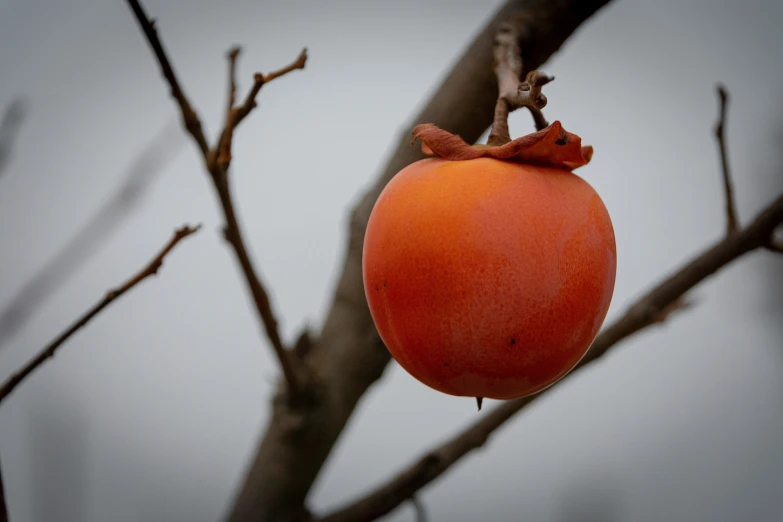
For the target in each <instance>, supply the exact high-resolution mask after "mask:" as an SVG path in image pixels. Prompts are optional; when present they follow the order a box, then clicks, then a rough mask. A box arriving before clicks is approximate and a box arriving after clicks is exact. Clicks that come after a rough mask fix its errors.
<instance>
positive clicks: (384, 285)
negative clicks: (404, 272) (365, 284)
mask: <svg viewBox="0 0 783 522" xmlns="http://www.w3.org/2000/svg"><path fill="white" fill-rule="evenodd" d="M383 287H384V288H386V280H384V281H383Z"/></svg>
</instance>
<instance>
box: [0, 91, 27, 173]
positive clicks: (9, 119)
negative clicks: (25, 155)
mask: <svg viewBox="0 0 783 522" xmlns="http://www.w3.org/2000/svg"><path fill="white" fill-rule="evenodd" d="M26 111H27V109H26V107H25V104H24V102H23V101H22V100H21V99H16V100H14V101H12V102H11V103H9V104H8V108H6V110H5V114H3V120H2V121H0V176H2V175H3V171H4V170H5V168H6V166H8V162H9V160H10V159H11V152H12V150H13V148H14V143H15V142H16V137H17V135H18V134H19V129H20V128H21V125H22V121H23V120H24V116H25V113H26Z"/></svg>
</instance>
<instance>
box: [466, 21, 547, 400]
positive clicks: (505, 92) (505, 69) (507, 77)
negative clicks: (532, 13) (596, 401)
mask: <svg viewBox="0 0 783 522" xmlns="http://www.w3.org/2000/svg"><path fill="white" fill-rule="evenodd" d="M526 31H528V27H527V26H526V25H525V18H524V16H521V15H520V14H517V16H514V17H512V18H511V19H510V20H509V21H507V22H505V23H503V24H501V25H500V27H499V28H498V32H497V35H496V36H495V45H494V47H493V50H492V54H493V58H494V70H495V76H496V77H497V81H498V99H497V102H496V104H495V117H494V122H493V123H492V131H491V132H490V134H489V138H488V139H487V144H488V145H505V144H506V143H508V142H509V141H511V135H510V134H509V130H508V115H509V114H510V113H512V112H513V111H515V110H517V109H519V108H521V107H527V108H529V109H530V111H531V113H532V114H533V119H534V121H535V124H536V129H537V130H542V129H544V128H546V127H547V126H548V125H549V124H548V123H547V121H546V119H544V115H543V113H542V112H541V109H543V108H544V107H546V103H547V99H546V96H544V95H543V94H542V93H541V87H543V86H544V85H546V84H547V83H549V82H551V81H552V80H554V77H550V76H547V75H546V74H544V73H542V72H539V71H530V72H529V73H528V75H527V77H526V79H525V81H524V82H520V81H519V79H520V78H521V77H522V50H521V49H520V46H519V42H520V40H521V38H522V36H523V35H524V34H525V32H526ZM479 409H481V406H480V405H479Z"/></svg>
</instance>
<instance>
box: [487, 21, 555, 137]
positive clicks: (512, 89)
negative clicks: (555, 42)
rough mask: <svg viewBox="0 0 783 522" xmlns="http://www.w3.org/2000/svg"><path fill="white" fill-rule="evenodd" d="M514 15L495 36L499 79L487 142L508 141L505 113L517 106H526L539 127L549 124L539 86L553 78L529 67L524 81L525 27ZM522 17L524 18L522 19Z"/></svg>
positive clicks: (495, 54) (517, 107) (496, 66)
mask: <svg viewBox="0 0 783 522" xmlns="http://www.w3.org/2000/svg"><path fill="white" fill-rule="evenodd" d="M515 18H516V17H512V19H511V20H509V21H508V22H506V23H504V24H501V26H500V28H499V29H498V32H497V36H496V37H495V46H494V48H493V55H494V64H495V75H496V76H497V80H498V100H497V103H496V104H495V119H494V123H493V124H492V131H491V132H490V134H489V138H488V140H487V144H488V145H504V144H506V143H508V142H509V141H511V135H510V134H509V130H508V115H509V114H510V113H511V112H513V111H515V110H516V109H519V108H520V107H528V108H529V109H530V111H531V113H532V114H533V119H534V121H535V124H536V128H537V129H538V130H541V129H544V128H546V127H547V126H548V125H549V124H548V123H547V122H546V119H544V115H543V113H542V112H541V109H543V108H544V107H546V103H547V99H546V96H544V95H543V94H542V93H541V87H543V86H544V85H546V84H547V83H549V82H551V81H552V80H554V78H553V77H550V76H547V75H546V74H544V73H542V72H539V71H530V72H529V73H528V75H527V78H526V79H525V81H524V82H521V83H520V81H519V79H520V77H521V75H522V50H521V49H520V47H519V41H520V39H521V37H522V34H523V31H526V30H527V28H526V26H525V25H523V24H520V23H519V20H518V19H517V20H516V22H517V23H514V20H515ZM522 20H524V19H522Z"/></svg>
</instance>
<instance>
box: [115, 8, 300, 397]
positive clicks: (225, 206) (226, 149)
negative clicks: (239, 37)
mask: <svg viewBox="0 0 783 522" xmlns="http://www.w3.org/2000/svg"><path fill="white" fill-rule="evenodd" d="M128 4H129V5H130V7H131V9H132V10H133V13H134V14H135V15H136V20H137V22H138V23H139V26H140V27H141V30H142V32H144V34H145V36H146V37H147V41H148V42H149V44H150V47H152V50H153V52H154V54H155V57H156V58H157V60H158V63H159V64H160V67H161V70H162V71H163V76H164V77H165V78H166V81H167V82H168V83H169V86H170V87H171V92H172V96H173V97H174V99H175V100H176V101H177V104H178V105H179V108H180V111H181V112H182V118H183V120H184V121H185V127H186V129H187V130H188V132H189V133H190V135H191V136H192V137H193V139H194V140H195V141H196V143H197V144H198V146H199V149H200V150H201V153H202V156H203V158H204V163H205V165H206V168H207V171H208V172H209V174H210V177H211V178H212V181H213V185H214V187H215V191H216V192H217V195H218V199H219V200H220V206H221V209H222V210H223V216H224V218H225V220H226V225H225V228H224V236H225V238H226V239H227V240H228V242H229V244H230V245H231V247H232V248H233V250H234V253H235V254H236V257H237V261H238V262H239V265H240V267H241V269H242V273H243V275H244V277H245V282H246V283H247V286H248V288H249V290H250V293H251V295H252V297H253V303H254V304H255V307H256V311H257V313H258V316H259V319H260V320H261V323H262V325H263V327H264V330H265V332H266V335H267V337H268V338H269V341H270V342H271V344H272V348H273V350H274V352H275V355H276V356H277V358H278V360H279V361H280V367H281V369H282V371H283V375H284V376H285V379H286V381H287V383H288V390H289V392H290V396H291V397H295V396H297V395H298V394H299V385H298V377H297V371H296V370H295V368H294V365H295V363H296V362H297V361H296V359H295V358H294V357H293V356H292V352H291V351H289V350H286V348H285V346H283V342H282V339H281V338H280V333H279V330H278V326H277V319H276V317H275V314H274V312H273V311H272V306H271V303H270V301H269V296H268V294H267V292H266V289H265V288H264V286H263V285H262V284H261V280H260V278H259V277H258V274H257V273H256V270H255V268H254V267H253V263H252V262H251V260H250V255H249V254H248V251H247V247H246V246H245V241H244V239H243V236H242V233H241V230H240V228H239V220H238V219H237V215H236V211H235V209H234V202H233V200H232V198H231V192H230V190H229V180H228V167H229V165H230V162H231V141H232V136H233V131H234V128H235V127H236V126H237V125H238V124H239V122H240V121H242V119H244V117H245V116H247V114H248V113H249V112H250V111H251V110H252V108H253V107H254V106H255V97H256V95H257V94H258V91H259V90H260V89H261V86H262V85H263V84H264V83H266V82H269V81H270V80H271V79H274V78H277V77H279V76H282V75H284V74H286V73H287V72H289V71H292V70H294V69H301V68H303V67H304V62H305V60H306V58H307V55H306V53H305V52H304V51H303V52H302V54H301V55H300V56H299V58H298V59H297V60H296V61H295V62H294V63H293V64H291V65H289V66H288V67H286V68H284V69H281V70H280V71H276V72H274V73H271V74H270V75H268V76H267V77H264V76H263V75H261V74H260V73H258V74H256V77H255V82H254V84H253V88H252V89H251V90H250V94H248V97H247V99H246V100H245V102H244V103H243V104H242V105H241V106H240V107H238V108H234V101H235V96H236V94H235V93H236V80H235V72H236V60H237V57H238V56H239V49H238V48H235V49H232V50H231V51H230V53H229V97H228V108H227V111H226V112H227V115H226V124H225V127H224V128H223V130H222V132H221V133H220V138H219V139H218V140H217V144H216V145H215V147H213V148H210V146H209V145H208V143H207V140H206V138H205V137H204V134H203V131H202V126H201V120H199V117H198V115H197V114H196V112H195V111H194V110H193V108H192V107H191V104H190V102H189V101H188V99H187V97H186V96H185V93H184V92H183V90H182V88H181V87H180V83H179V80H178V79H177V76H176V74H175V72H174V69H173V67H172V65H171V62H170V61H169V59H168V56H167V55H166V51H165V50H164V49H163V44H162V43H161V42H160V39H159V38H158V34H157V31H156V30H155V26H154V23H153V22H152V21H151V20H150V19H149V17H148V16H147V14H146V12H145V11H144V8H143V7H142V6H141V4H140V2H139V1H138V0H128Z"/></svg>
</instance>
